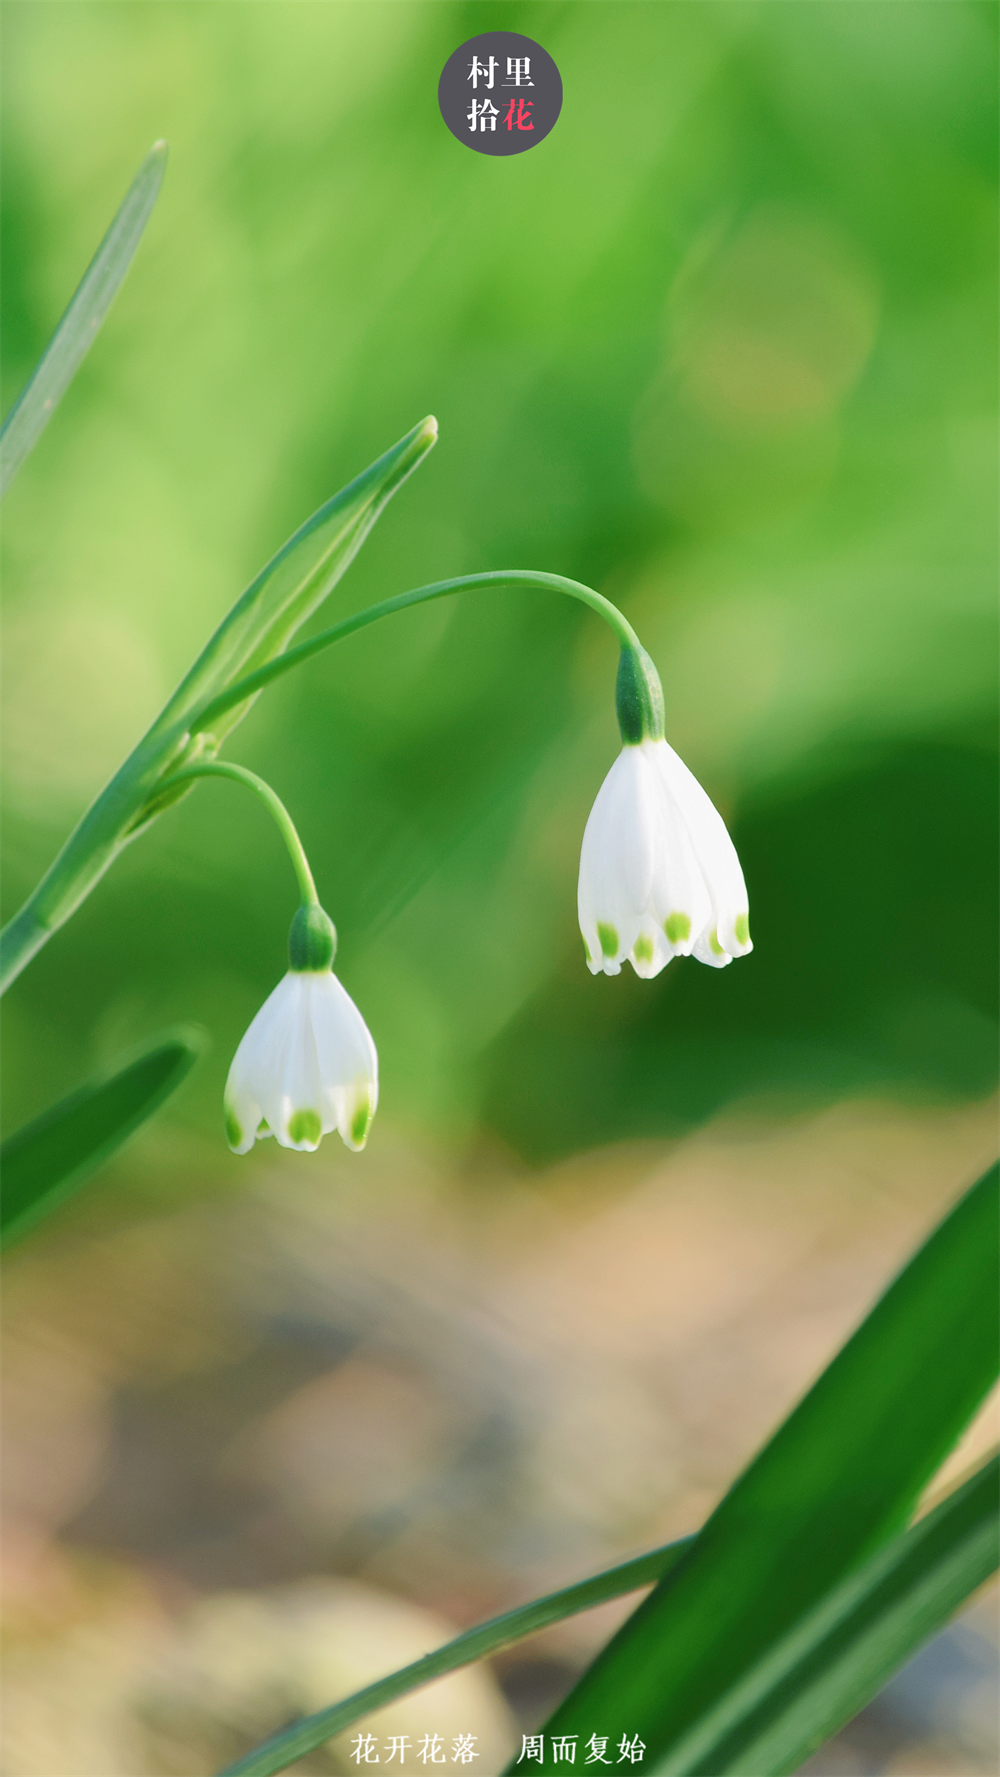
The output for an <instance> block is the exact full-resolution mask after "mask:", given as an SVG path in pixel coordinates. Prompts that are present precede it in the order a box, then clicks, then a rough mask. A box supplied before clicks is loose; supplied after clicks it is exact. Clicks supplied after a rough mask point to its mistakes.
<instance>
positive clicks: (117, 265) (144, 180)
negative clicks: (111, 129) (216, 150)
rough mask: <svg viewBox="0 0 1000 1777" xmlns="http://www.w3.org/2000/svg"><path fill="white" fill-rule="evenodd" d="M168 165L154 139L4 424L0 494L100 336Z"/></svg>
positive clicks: (162, 147)
mask: <svg viewBox="0 0 1000 1777" xmlns="http://www.w3.org/2000/svg"><path fill="white" fill-rule="evenodd" d="M166 165H167V144H166V143H165V142H154V144H153V146H152V148H151V149H150V151H149V153H148V154H147V156H146V158H145V160H144V161H143V163H142V166H141V167H140V168H139V171H138V172H137V173H136V176H135V178H134V179H133V181H132V183H131V185H130V186H129V188H128V190H127V192H126V193H125V196H124V198H123V199H122V202H121V205H120V207H119V209H118V212H117V214H116V215H115V218H114V221H113V222H112V224H111V227H110V228H109V229H108V232H107V234H106V235H105V237H104V239H103V241H102V242H101V244H100V246H99V247H98V249H97V252H96V253H95V254H94V257H93V259H92V260H91V262H90V264H89V266H88V267H87V270H86V271H85V272H84V274H83V278H82V280H81V282H80V284H79V286H78V288H77V291H76V294H75V296H74V297H73V300H72V301H71V303H70V305H69V307H68V309H67V310H66V313H65V314H64V315H63V318H62V320H61V321H60V323H59V325H58V327H57V328H56V330H55V332H54V334H53V335H52V338H51V339H50V341H49V343H48V345H47V346H46V348H45V352H44V353H43V355H42V357H41V359H40V360H39V362H38V364H37V366H36V367H35V370H34V372H33V373H32V376H31V378H30V380H29V381H28V382H27V383H26V384H25V387H24V388H23V389H22V391H21V393H20V395H19V396H18V398H17V400H16V401H15V403H14V405H13V407H12V408H11V410H10V413H9V414H8V415H7V418H6V419H5V421H4V423H3V428H2V429H0V495H2V494H5V493H6V492H7V489H8V487H9V486H10V484H11V482H12V481H13V479H14V476H15V475H16V474H17V471H18V470H19V468H20V467H21V464H22V463H23V462H24V459H25V457H26V456H27V455H28V452H29V451H30V450H31V449H32V447H33V446H34V444H35V443H36V442H37V440H38V438H39V436H40V434H41V432H42V431H43V429H44V427H45V426H46V425H47V424H48V422H49V420H50V419H51V418H52V415H53V413H54V412H55V409H56V407H57V406H58V404H59V402H60V401H61V400H62V397H63V395H64V394H65V393H66V390H67V388H68V387H69V385H70V383H71V382H72V380H73V378H74V376H75V375H76V373H77V371H78V369H79V368H80V365H81V364H82V362H83V360H84V358H85V357H86V355H87V353H88V352H89V350H90V348H91V346H92V345H93V343H94V340H95V338H96V337H97V332H98V329H99V328H100V326H101V323H102V321H103V320H104V317H105V315H106V314H107V312H108V310H109V308H110V307H111V304H112V302H113V301H114V299H115V297H116V295H117V294H118V290H119V287H120V285H121V283H122V280H123V279H124V277H125V273H126V272H127V271H128V268H129V266H130V265H131V263H132V259H133V257H134V255H135V250H136V248H137V247H138V245H139V242H140V240H141V239H142V232H143V229H144V228H145V226H146V223H147V222H148V221H149V217H150V213H151V211H152V208H153V205H154V204H155V202H156V199H157V195H158V193H159V190H160V186H161V185H162V183H163V175H164V172H165V171H166Z"/></svg>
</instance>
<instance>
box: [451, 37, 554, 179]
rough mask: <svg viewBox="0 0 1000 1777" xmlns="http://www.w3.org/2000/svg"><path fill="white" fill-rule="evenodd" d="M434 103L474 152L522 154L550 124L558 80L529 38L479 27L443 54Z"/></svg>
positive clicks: (544, 53) (550, 63)
mask: <svg viewBox="0 0 1000 1777" xmlns="http://www.w3.org/2000/svg"><path fill="white" fill-rule="evenodd" d="M438 104H439V105H440V107H441V116H442V117H443V118H444V121H445V123H446V124H447V125H448V128H449V129H450V131H451V133H452V135H453V136H457V137H458V140H459V141H460V142H464V143H465V146H466V147H467V148H474V149H475V150H476V153H477V154H523V153H524V150H525V149H526V148H534V146H535V144H536V142H540V141H541V140H542V138H543V136H547V135H548V133H549V131H550V130H551V129H552V127H553V125H554V124H555V122H556V119H557V118H558V116H559V112H560V110H561V108H562V80H561V78H560V75H559V70H558V68H557V67H556V65H555V62H554V61H553V60H552V57H551V56H550V55H549V52H548V50H546V49H543V48H542V46H541V44H540V43H536V42H535V40H534V38H533V37H522V36H521V35H520V34H519V32H517V31H484V32H483V33H482V35H481V36H479V37H470V38H469V41H468V43H463V44H462V45H461V48H459V49H456V50H455V51H454V53H453V54H452V55H450V56H449V57H448V60H447V61H446V62H445V65H444V67H443V69H442V70H441V79H440V81H439V82H438Z"/></svg>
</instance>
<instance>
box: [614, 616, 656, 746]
mask: <svg viewBox="0 0 1000 1777" xmlns="http://www.w3.org/2000/svg"><path fill="white" fill-rule="evenodd" d="M615 709H616V711H617V715H618V726H619V728H620V729H621V737H622V740H623V741H624V743H625V745H626V746H627V747H637V746H638V745H639V742H640V741H642V740H662V739H663V686H662V685H661V684H660V675H659V673H658V672H657V670H656V668H655V666H654V665H653V662H652V661H651V660H650V658H649V655H648V654H647V653H646V650H645V648H641V647H638V646H636V647H632V646H631V645H630V644H629V643H628V642H626V643H624V644H623V646H622V651H621V655H620V657H619V660H618V679H617V683H616V685H615Z"/></svg>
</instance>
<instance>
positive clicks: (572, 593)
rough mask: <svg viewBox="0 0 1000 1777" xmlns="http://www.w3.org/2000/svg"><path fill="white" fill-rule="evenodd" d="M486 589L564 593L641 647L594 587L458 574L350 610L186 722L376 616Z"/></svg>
mask: <svg viewBox="0 0 1000 1777" xmlns="http://www.w3.org/2000/svg"><path fill="white" fill-rule="evenodd" d="M491 586H538V587H542V588H544V589H546V590H548V591H551V592H562V593H565V594H566V596H567V597H568V598H574V599H579V601H580V603H581V604H584V605H589V606H590V608H591V610H592V611H596V612H597V614H598V616H599V617H603V618H604V621H605V623H607V624H609V625H610V627H611V628H612V629H613V630H614V632H615V635H616V636H617V637H618V640H619V642H620V643H621V645H622V647H629V648H640V647H641V644H640V641H639V638H638V636H637V635H636V633H635V630H634V629H633V628H632V625H631V624H630V623H629V622H628V621H627V619H626V618H625V617H623V616H622V613H621V612H620V611H619V609H618V606H617V605H613V604H612V603H611V600H610V599H606V598H605V597H604V596H603V594H601V593H599V592H595V591H594V589H593V587H591V586H584V585H583V583H582V581H579V580H567V579H566V578H565V577H564V576H563V575H562V574H537V573H535V572H533V571H532V570H531V569H530V568H500V569H497V570H496V571H495V572H494V573H489V574H462V575H460V576H459V578H458V579H456V580H435V581H433V582H432V584H431V585H430V586H418V587H416V588H415V589H414V590H413V591H412V592H400V593H397V595H396V597H395V598H390V599H383V600H382V603H381V604H378V605H369V606H368V608H367V610H365V611H357V612H355V614H354V616H353V617H345V618H344V620H343V622H341V623H335V624H334V625H333V627H332V628H331V629H324V630H321V631H320V633H319V635H316V636H312V637H310V639H309V641H307V642H300V643H299V645H298V647H297V648H289V649H288V651H287V653H285V654H279V655H278V657H277V659H275V660H269V661H268V663H267V665H266V666H261V667H258V669H257V671H256V672H253V673H248V674H247V676H246V678H245V679H240V680H238V682H237V683H236V684H235V685H230V686H229V688H228V690H226V691H223V692H222V694H221V695H220V696H219V697H213V699H212V701H211V703H207V704H206V705H205V707H204V709H202V710H200V711H199V712H198V713H197V714H196V715H195V716H194V717H193V718H192V722H191V731H192V733H194V732H196V731H197V730H203V729H206V728H210V727H211V725H212V723H213V722H214V721H215V720H216V718H217V717H218V716H221V715H224V714H225V712H226V711H227V710H231V709H233V708H234V707H235V705H236V704H238V703H243V702H244V701H245V699H246V698H248V697H253V696H254V694H255V693H256V692H258V691H262V690H263V689H264V686H265V685H270V684H271V683H272V681H273V680H274V679H277V678H280V677H281V674H282V673H286V672H289V671H290V670H291V668H292V667H293V666H299V665H301V663H302V661H303V660H310V659H311V658H312V656H313V655H314V654H321V653H322V651H323V649H324V648H330V647H332V645H333V643H334V642H340V641H343V639H344V637H345V636H350V635H353V634H354V632H355V630H358V629H366V628H367V626H368V624H369V623H377V622H378V620H379V618H380V617H391V616H392V615H393V614H394V613H395V612H396V611H405V610H407V609H408V608H409V607H410V606H411V605H423V604H427V603H429V601H430V600H431V599H440V598H450V597H451V595H452V593H456V592H468V591H470V590H472V589H474V588H477V587H484V588H486V587H491Z"/></svg>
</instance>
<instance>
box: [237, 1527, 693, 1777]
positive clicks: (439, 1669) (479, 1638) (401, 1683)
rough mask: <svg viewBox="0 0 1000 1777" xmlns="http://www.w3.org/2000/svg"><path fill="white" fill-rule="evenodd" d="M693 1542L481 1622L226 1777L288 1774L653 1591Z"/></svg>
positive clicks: (288, 1731)
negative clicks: (418, 1698) (448, 1686)
mask: <svg viewBox="0 0 1000 1777" xmlns="http://www.w3.org/2000/svg"><path fill="white" fill-rule="evenodd" d="M689 1540H690V1539H689V1538H685V1539H684V1541H682V1542H676V1543H667V1544H666V1546H665V1547H664V1548H662V1549H653V1550H651V1551H650V1553H649V1554H648V1555H639V1556H637V1557H636V1559H635V1560H634V1561H625V1562H623V1563H622V1565H621V1566H620V1567H612V1568H609V1570H608V1571H607V1573H598V1574H595V1575H594V1576H593V1578H591V1579H588V1580H580V1581H579V1583H578V1584H577V1585H575V1586H566V1587H565V1588H564V1589H563V1590H562V1591H561V1592H551V1593H549V1594H548V1596H547V1597H545V1598H536V1599H535V1600H534V1602H533V1603H531V1604H522V1605H520V1606H519V1607H518V1609H517V1610H508V1611H505V1612H504V1614H503V1616H500V1617H493V1618H491V1620H490V1621H489V1622H488V1623H480V1624H479V1625H478V1627H476V1628H475V1629H467V1630H466V1631H465V1633H464V1634H463V1635H457V1636H456V1637H455V1639H454V1641H449V1642H448V1643H447V1644H446V1645H445V1646H444V1647H440V1648H438V1649H437V1650H436V1652H435V1653H433V1654H425V1655H424V1657H423V1659H422V1660H415V1661H414V1662H413V1664H412V1665H411V1666H403V1667H401V1669H400V1670H399V1671H398V1672H393V1673H391V1674H390V1676H389V1677H388V1678H380V1679H378V1680H377V1681H376V1682H375V1683H374V1684H369V1685H366V1686H365V1688H364V1690H361V1691H355V1693H354V1695H353V1696H351V1697H345V1699H344V1701H343V1702H342V1703H334V1704H332V1705H331V1707H330V1708H329V1709H321V1710H320V1711H319V1712H318V1714H316V1715H307V1716H303V1718H302V1720H301V1721H298V1722H295V1723H293V1725H292V1726H291V1727H290V1728H284V1729H283V1730H282V1732H281V1733H280V1734H275V1735H274V1736H273V1738H272V1739H270V1740H267V1741H265V1742H264V1744H263V1745H262V1746H258V1747H256V1748H255V1749H254V1751H253V1752H248V1753H247V1754H246V1755H245V1757H243V1758H241V1759H237V1760H236V1763H235V1764H232V1765H227V1766H226V1769H225V1771H223V1772H222V1773H221V1777H271V1773H272V1772H273V1771H283V1770H285V1768H286V1767H287V1766H288V1765H290V1764H292V1762H293V1761H294V1760H295V1759H299V1758H302V1757H303V1756H304V1755H305V1754H306V1753H307V1752H312V1750H313V1749H314V1747H317V1746H322V1744H323V1742H324V1740H329V1739H330V1738H331V1736H332V1735H334V1734H342V1733H344V1731H345V1729H347V1728H349V1727H351V1726H352V1725H353V1724H354V1722H356V1721H360V1719H361V1717H362V1716H365V1715H370V1714H371V1713H372V1711H373V1710H374V1709H382V1708H384V1706H385V1705H386V1704H387V1703H392V1702H394V1701H395V1699H396V1698H397V1697H404V1696H406V1694H407V1692H408V1691H416V1690H419V1689H420V1687H421V1686H422V1685H425V1684H430V1683H431V1681H432V1680H433V1679H435V1678H443V1677H444V1674H445V1673H446V1672H455V1671H456V1670H457V1669H458V1667H460V1666H468V1665H470V1664H471V1662H472V1661H473V1660H481V1659H484V1658H485V1656H486V1655H487V1654H494V1653H496V1652H497V1650H498V1649H499V1648H502V1647H508V1646H509V1645H510V1643H511V1642H512V1641H520V1640H522V1639H523V1638H524V1636H526V1635H535V1634H537V1632H538V1630H539V1629H545V1628H547V1627H548V1625H549V1624H550V1623H558V1622H560V1621H561V1620H562V1618H563V1617H571V1616H574V1615H576V1613H577V1612H578V1611H581V1610H591V1609H592V1608H593V1606H594V1605H595V1604H604V1603H605V1602H606V1600H607V1599H609V1598H620V1597H621V1596H622V1595H623V1594H624V1593H626V1592H634V1591H636V1590H638V1588H639V1587H640V1586H648V1585H650V1584H651V1583H652V1581H653V1580H658V1579H659V1578H660V1577H661V1575H662V1574H664V1573H667V1572H669V1570H670V1568H671V1567H673V1565H674V1563H675V1562H677V1561H679V1560H680V1557H681V1555H682V1554H683V1553H684V1550H685V1549H686V1548H687V1546H688V1542H689Z"/></svg>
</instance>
